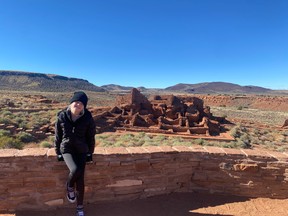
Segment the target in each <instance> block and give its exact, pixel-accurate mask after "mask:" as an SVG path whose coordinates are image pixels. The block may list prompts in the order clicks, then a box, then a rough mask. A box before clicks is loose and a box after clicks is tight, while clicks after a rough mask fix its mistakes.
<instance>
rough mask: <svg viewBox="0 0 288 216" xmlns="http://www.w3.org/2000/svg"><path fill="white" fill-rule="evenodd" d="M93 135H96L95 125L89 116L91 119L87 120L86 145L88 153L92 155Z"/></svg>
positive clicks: (93, 146)
mask: <svg viewBox="0 0 288 216" xmlns="http://www.w3.org/2000/svg"><path fill="white" fill-rule="evenodd" d="M95 134H96V125H95V122H94V119H93V118H92V116H91V118H90V120H89V127H88V131H87V143H88V147H89V153H91V154H93V153H94V148H95Z"/></svg>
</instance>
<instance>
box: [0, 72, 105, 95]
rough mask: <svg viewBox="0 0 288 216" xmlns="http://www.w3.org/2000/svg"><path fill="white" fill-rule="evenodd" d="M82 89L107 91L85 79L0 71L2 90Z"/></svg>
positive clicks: (50, 90)
mask: <svg viewBox="0 0 288 216" xmlns="http://www.w3.org/2000/svg"><path fill="white" fill-rule="evenodd" d="M80 89H81V90H88V91H96V92H104V91H105V89H103V88H100V87H98V86H95V85H93V84H92V83H89V82H88V81H87V80H84V79H77V78H69V77H65V76H59V75H51V74H42V73H31V72H20V71H4V70H0V90H21V91H24V90H25V91H43V92H55V91H57V92H61V91H75V90H80Z"/></svg>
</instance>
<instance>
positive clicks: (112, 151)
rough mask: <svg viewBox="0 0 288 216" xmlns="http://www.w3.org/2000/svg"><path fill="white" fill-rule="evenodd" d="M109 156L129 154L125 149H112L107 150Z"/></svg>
mask: <svg viewBox="0 0 288 216" xmlns="http://www.w3.org/2000/svg"><path fill="white" fill-rule="evenodd" d="M106 153H107V154H128V151H127V150H126V148H124V147H111V148H106Z"/></svg>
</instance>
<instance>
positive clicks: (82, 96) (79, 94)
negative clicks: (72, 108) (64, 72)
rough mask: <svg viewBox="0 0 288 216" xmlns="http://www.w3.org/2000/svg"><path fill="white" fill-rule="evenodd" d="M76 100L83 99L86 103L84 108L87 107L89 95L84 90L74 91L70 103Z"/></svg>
mask: <svg viewBox="0 0 288 216" xmlns="http://www.w3.org/2000/svg"><path fill="white" fill-rule="evenodd" d="M75 101H81V102H82V103H83V105H84V108H86V106H87V102H88V97H87V95H86V94H85V93H84V92H83V91H77V92H74V95H73V97H72V98H71V99H70V104H71V103H73V102H75Z"/></svg>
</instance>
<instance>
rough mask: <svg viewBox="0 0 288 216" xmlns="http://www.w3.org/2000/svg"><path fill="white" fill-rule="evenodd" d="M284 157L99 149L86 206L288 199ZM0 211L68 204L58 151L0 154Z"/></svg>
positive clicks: (201, 150)
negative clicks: (199, 198)
mask: <svg viewBox="0 0 288 216" xmlns="http://www.w3.org/2000/svg"><path fill="white" fill-rule="evenodd" d="M287 161H288V155H287V154H286V153H277V152H267V151H254V150H243V149H242V150H236V149H224V148H216V147H201V146H192V147H184V146H179V147H168V146H166V147H130V148H98V147H97V148H96V149H95V154H94V162H93V163H91V164H87V169H86V177H85V178H86V186H85V190H86V194H85V202H86V203H88V202H89V203H96V202H107V201H120V200H129V199H138V198H145V197H149V196H154V195H160V194H169V193H172V192H192V191H194V192H195V191H197V192H203V193H204V192H208V193H221V194H233V195H241V196H248V197H269V198H288V187H287V186H288V184H287V180H288V177H287V176H288V162H287ZM0 168H1V175H0V192H1V193H0V201H1V202H0V212H7V211H14V210H21V209H40V208H41V209H49V208H55V207H57V206H66V205H68V203H67V201H66V199H65V189H64V185H65V181H66V176H67V174H68V170H67V168H66V166H65V164H64V162H58V161H56V157H55V153H54V149H38V148H37V149H25V150H11V149H10V150H8V149H7V150H0Z"/></svg>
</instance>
